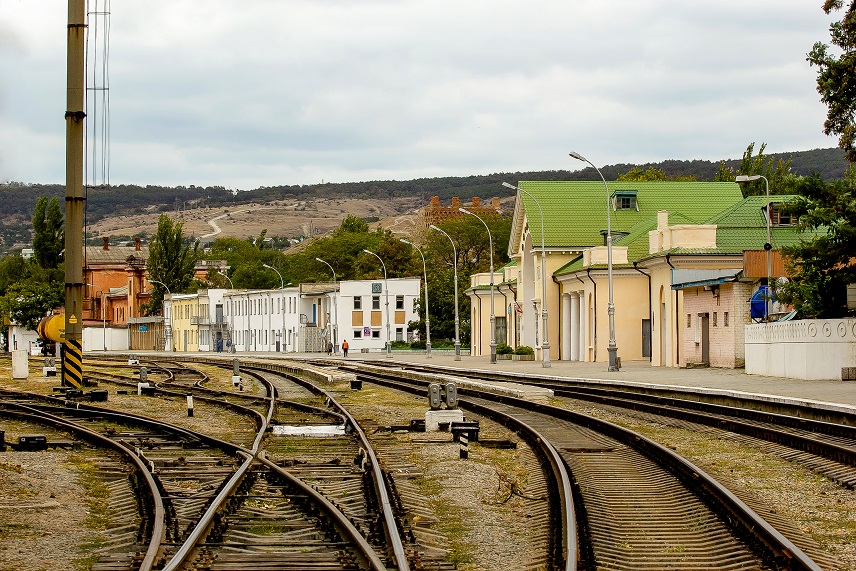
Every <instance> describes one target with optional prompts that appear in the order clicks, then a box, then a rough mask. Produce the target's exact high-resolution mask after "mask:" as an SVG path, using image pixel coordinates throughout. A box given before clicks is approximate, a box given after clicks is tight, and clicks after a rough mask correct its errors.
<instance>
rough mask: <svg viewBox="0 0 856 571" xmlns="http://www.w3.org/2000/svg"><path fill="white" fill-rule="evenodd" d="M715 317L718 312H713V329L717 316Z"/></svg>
mask: <svg viewBox="0 0 856 571" xmlns="http://www.w3.org/2000/svg"><path fill="white" fill-rule="evenodd" d="M717 315H719V313H718V312H716V311H714V312H713V326H714V327H716V316H717Z"/></svg>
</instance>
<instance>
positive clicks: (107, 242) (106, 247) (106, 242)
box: [104, 236, 110, 251]
mask: <svg viewBox="0 0 856 571" xmlns="http://www.w3.org/2000/svg"><path fill="white" fill-rule="evenodd" d="M109 249H110V238H109V237H107V236H104V250H105V251H107V250H109Z"/></svg>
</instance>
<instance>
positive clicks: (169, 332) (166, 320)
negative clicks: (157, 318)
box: [148, 279, 174, 350]
mask: <svg viewBox="0 0 856 571" xmlns="http://www.w3.org/2000/svg"><path fill="white" fill-rule="evenodd" d="M148 281H149V283H152V284H158V285H161V286H163V288H164V289H165V290H166V294H167V295H168V296H170V308H172V303H171V302H172V299H171V298H172V293H171V292H170V291H169V288H168V287H167V285H166V284H165V283H163V282H159V281H157V280H152V279H150V280H148ZM163 328H164V329H165V330H166V331H165V333H166V344H167V347H168V348H169V349H167V350H171V349H174V347H173V346H172V329H171V328H170V326H169V317H167V316H166V312H164V318H163Z"/></svg>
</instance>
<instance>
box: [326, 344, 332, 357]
mask: <svg viewBox="0 0 856 571" xmlns="http://www.w3.org/2000/svg"><path fill="white" fill-rule="evenodd" d="M327 354H328V355H332V354H333V342H332V341H327Z"/></svg>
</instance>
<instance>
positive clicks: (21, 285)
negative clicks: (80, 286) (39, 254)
mask: <svg viewBox="0 0 856 571" xmlns="http://www.w3.org/2000/svg"><path fill="white" fill-rule="evenodd" d="M0 296H1V297H0V314H2V315H5V316H8V317H9V318H10V319H11V320H12V321H14V322H15V323H18V324H21V325H23V326H25V327H27V328H28V329H33V330H35V329H36V326H37V325H38V323H39V320H40V319H41V318H42V317H44V316H45V315H47V314H48V313H49V312H50V311H51V310H53V309H55V308H57V307H62V305H63V303H64V301H65V270H64V268H63V267H62V266H60V267H58V268H53V269H45V268H42V267H40V266H39V265H38V264H37V263H36V262H35V261H33V260H30V261H26V260H24V259H23V258H21V257H20V256H7V257H6V258H4V259H3V261H2V262H0ZM3 329H4V330H5V329H6V327H5V325H4V326H3Z"/></svg>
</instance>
